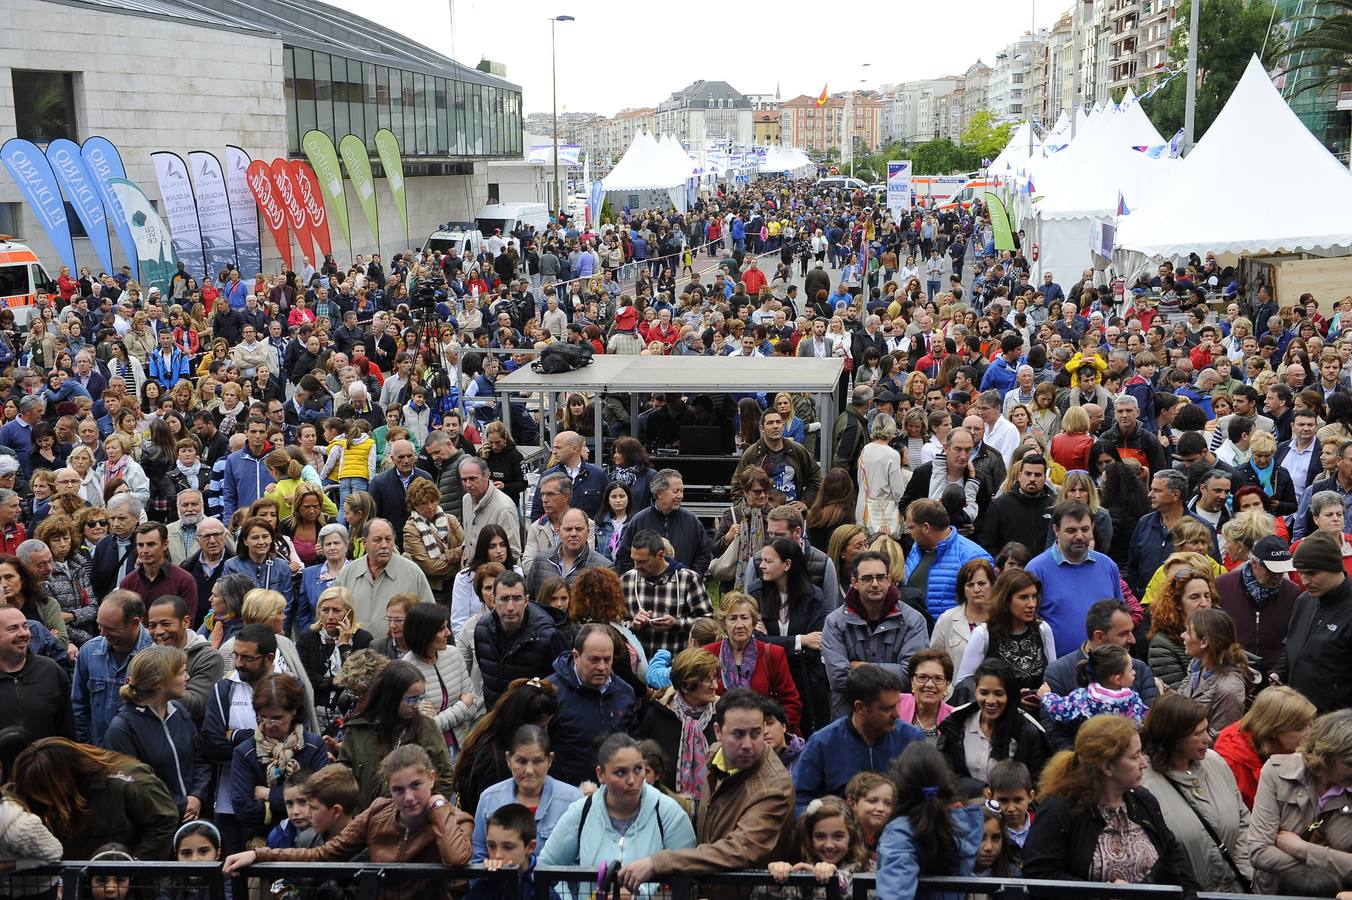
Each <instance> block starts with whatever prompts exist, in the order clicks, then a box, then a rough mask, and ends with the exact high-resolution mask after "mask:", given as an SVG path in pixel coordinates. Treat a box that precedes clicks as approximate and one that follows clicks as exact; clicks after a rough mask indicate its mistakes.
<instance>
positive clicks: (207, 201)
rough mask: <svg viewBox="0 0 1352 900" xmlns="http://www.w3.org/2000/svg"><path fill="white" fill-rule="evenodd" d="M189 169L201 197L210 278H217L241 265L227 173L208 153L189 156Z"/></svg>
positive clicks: (199, 208)
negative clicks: (236, 246)
mask: <svg viewBox="0 0 1352 900" xmlns="http://www.w3.org/2000/svg"><path fill="white" fill-rule="evenodd" d="M188 168H189V169H190V170H191V171H192V181H193V192H194V193H195V194H196V195H197V220H198V222H200V223H201V225H202V249H203V250H204V251H205V252H206V255H207V278H208V279H214V278H216V276H218V275H219V274H220V273H221V272H224V271H225V268H226V266H227V265H234V266H238V265H239V252H238V251H237V250H236V249H235V225H234V222H233V221H231V219H230V196H229V194H228V193H226V189H225V171H224V170H223V169H222V168H221V161H220V160H219V159H217V158H216V155H215V154H214V153H208V152H207V151H205V150H194V151H192V152H191V153H189V154H188ZM242 271H243V270H241V272H242ZM249 274H250V275H252V274H253V273H252V272H251V273H249Z"/></svg>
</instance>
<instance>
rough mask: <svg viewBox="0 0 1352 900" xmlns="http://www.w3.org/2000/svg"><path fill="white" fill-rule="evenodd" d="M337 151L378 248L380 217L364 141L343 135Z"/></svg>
mask: <svg viewBox="0 0 1352 900" xmlns="http://www.w3.org/2000/svg"><path fill="white" fill-rule="evenodd" d="M338 153H339V154H340V155H341V156H342V157H343V165H345V166H347V177H349V178H351V179H352V189H353V190H354V191H356V192H357V200H358V201H359V202H360V203H361V209H362V212H364V213H365V214H366V224H367V226H368V227H369V228H370V229H371V237H373V238H375V242H376V249H377V251H378V250H379V249H380V218H379V216H378V215H377V213H376V184H375V177H374V176H372V174H371V157H370V156H369V155H367V152H366V142H365V141H363V140H362V139H361V138H359V137H357V136H356V135H355V134H349V135H345V136H344V137H343V139H342V140H341V141H339V142H338Z"/></svg>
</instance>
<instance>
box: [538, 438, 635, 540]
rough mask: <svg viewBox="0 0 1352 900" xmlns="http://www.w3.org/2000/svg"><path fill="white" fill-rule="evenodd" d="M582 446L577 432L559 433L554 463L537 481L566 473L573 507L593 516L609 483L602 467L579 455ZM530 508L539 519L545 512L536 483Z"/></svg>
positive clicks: (604, 496)
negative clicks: (571, 493)
mask: <svg viewBox="0 0 1352 900" xmlns="http://www.w3.org/2000/svg"><path fill="white" fill-rule="evenodd" d="M583 449H584V441H583V440H582V435H580V434H578V433H577V432H576V431H561V432H559V434H558V436H557V437H555V438H554V460H555V462H554V465H552V466H550V467H549V468H547V469H545V470H544V471H543V472H541V473H540V481H541V482H543V481H544V479H545V477H546V476H548V475H560V474H561V475H565V476H567V477H568V478H569V480H571V481H572V482H573V499H572V501H571V505H572V507H573V508H574V509H580V510H582V511H583V512H584V513H586V514H587V517H588V518H591V519H595V518H596V516H597V515H598V514H599V513H600V512H601V507H602V505H603V504H604V503H605V500H606V485H607V484H609V483H610V482H609V479H608V478H607V477H606V473H605V470H604V469H602V468H601V467H600V466H598V465H594V464H593V463H589V462H587V461H585V460H584V459H583V458H582V451H583ZM530 510H531V512H530V515H531V519H538V518H540V517H541V516H543V515H544V514H545V508H544V504H543V503H542V502H541V500H540V488H539V486H538V484H537V486H536V488H535V497H534V499H533V500H531V504H530ZM635 512H637V510H635Z"/></svg>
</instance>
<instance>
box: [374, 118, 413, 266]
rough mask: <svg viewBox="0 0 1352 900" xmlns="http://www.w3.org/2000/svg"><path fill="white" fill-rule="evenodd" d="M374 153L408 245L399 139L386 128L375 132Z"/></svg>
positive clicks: (401, 155) (406, 212)
mask: <svg viewBox="0 0 1352 900" xmlns="http://www.w3.org/2000/svg"><path fill="white" fill-rule="evenodd" d="M376 153H377V154H378V155H379V156H380V165H381V168H383V169H384V170H385V181H386V182H388V183H389V186H390V193H391V194H393V195H394V208H395V209H397V210H399V221H401V222H403V223H404V243H405V244H407V243H408V205H407V202H406V198H405V197H404V156H403V154H402V153H401V152H400V150H399V139H398V138H397V137H395V136H394V132H393V131H390V130H389V129H388V128H382V129H380V130H379V131H377V132H376Z"/></svg>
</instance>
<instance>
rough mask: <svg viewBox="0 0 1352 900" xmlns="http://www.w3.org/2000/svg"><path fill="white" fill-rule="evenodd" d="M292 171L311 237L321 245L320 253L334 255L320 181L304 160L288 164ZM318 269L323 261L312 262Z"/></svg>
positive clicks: (292, 177) (292, 161)
mask: <svg viewBox="0 0 1352 900" xmlns="http://www.w3.org/2000/svg"><path fill="white" fill-rule="evenodd" d="M287 167H288V168H290V169H291V180H292V182H294V183H295V185H296V195H297V197H298V198H299V199H300V205H301V208H302V209H304V210H305V224H306V225H307V226H309V229H310V236H311V237H312V238H314V241H315V243H316V244H318V245H319V252H320V253H322V254H324V255H325V256H328V255H330V254H331V253H333V241H332V240H331V239H330V237H329V217H328V215H327V214H326V213H325V211H324V198H323V196H322V195H321V194H320V193H319V179H318V178H316V177H315V173H314V170H313V169H311V168H310V164H309V163H307V162H306V161H305V160H303V159H293V160H290V161H288V162H287ZM312 262H314V264H315V266H316V268H317V267H318V266H319V263H320V262H321V260H318V259H316V260H312Z"/></svg>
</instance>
